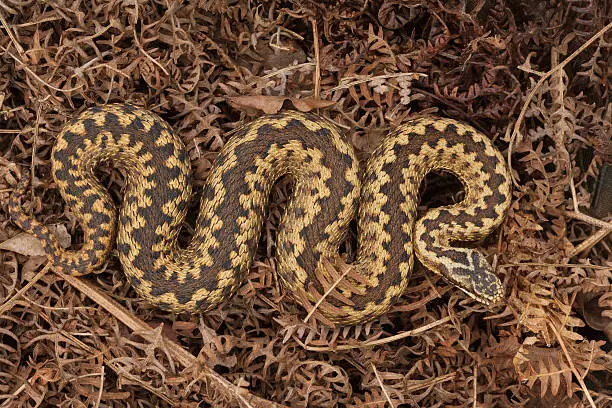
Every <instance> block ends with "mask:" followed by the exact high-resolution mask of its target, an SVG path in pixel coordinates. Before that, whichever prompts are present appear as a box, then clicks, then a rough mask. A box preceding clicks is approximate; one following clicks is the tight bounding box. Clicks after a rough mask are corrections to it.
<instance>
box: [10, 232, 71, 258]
mask: <svg viewBox="0 0 612 408" xmlns="http://www.w3.org/2000/svg"><path fill="white" fill-rule="evenodd" d="M48 228H49V231H51V233H52V234H53V235H54V236H55V238H56V239H57V241H58V242H59V244H60V245H61V246H62V248H68V247H69V246H70V243H71V241H72V238H71V236H70V234H69V233H68V231H67V230H66V226H65V225H64V224H55V225H49V227H48ZM0 249H3V250H5V251H13V252H17V253H18V254H21V255H25V256H45V255H46V252H45V251H44V250H43V247H42V244H41V243H40V241H39V240H38V239H37V238H35V237H34V236H33V235H31V234H28V233H26V232H22V233H20V234H17V235H15V236H14V237H12V238H9V239H7V240H6V241H4V242H2V243H0Z"/></svg>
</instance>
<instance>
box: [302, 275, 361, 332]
mask: <svg viewBox="0 0 612 408" xmlns="http://www.w3.org/2000/svg"><path fill="white" fill-rule="evenodd" d="M326 267H327V268H333V265H331V264H328V265H326ZM351 269H353V267H352V266H348V267H347V268H345V270H344V272H343V273H342V275H340V277H339V278H338V279H336V281H335V282H334V284H333V285H331V286H330V287H329V289H327V291H325V293H324V294H323V296H321V298H320V299H319V300H318V301H317V303H315V305H314V306H313V308H312V309H310V311H309V312H308V314H307V315H306V317H305V318H304V323H306V322H308V320H309V319H310V317H311V316H312V315H313V314H314V312H316V311H317V309H318V308H319V306H320V305H321V303H323V301H324V300H325V298H326V297H327V296H329V294H330V293H331V292H332V291H333V290H334V289H335V288H336V286H338V284H339V283H340V282H342V280H343V279H344V278H345V277H346V275H348V274H349V272H350V271H351Z"/></svg>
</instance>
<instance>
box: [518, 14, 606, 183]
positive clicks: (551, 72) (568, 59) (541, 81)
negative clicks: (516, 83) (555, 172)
mask: <svg viewBox="0 0 612 408" xmlns="http://www.w3.org/2000/svg"><path fill="white" fill-rule="evenodd" d="M610 28H612V22H610V23H608V25H606V26H605V27H604V28H602V29H601V30H599V31H598V32H597V33H596V34H595V35H593V36H592V37H591V38H589V40H588V41H587V42H585V43H584V44H582V45H581V46H580V48H578V49H577V50H576V51H574V52H573V53H572V54H571V55H570V56H569V57H567V58H566V59H564V60H563V62H561V63H560V64H559V65H557V66H555V67H554V68H553V69H551V70H550V71H548V72H547V73H546V74H544V75H542V76H541V77H540V79H539V80H538V82H537V83H536V84H535V86H534V87H533V89H532V90H531V92H529V94H528V95H527V99H526V100H525V103H524V104H523V107H522V109H521V113H520V114H519V117H518V119H517V120H516V122H515V123H514V128H513V129H512V135H511V136H510V144H509V146H508V157H507V160H508V166H509V167H510V168H512V151H513V150H514V143H515V141H516V138H517V136H518V133H519V128H520V127H521V124H522V123H523V119H524V118H525V113H526V112H527V108H528V107H529V104H530V103H531V100H532V99H533V97H534V96H535V94H536V92H537V91H538V89H540V87H541V86H542V84H543V83H544V81H546V80H547V79H548V78H550V77H551V76H552V75H553V74H554V73H556V72H557V71H559V70H561V69H563V68H564V67H565V66H566V65H567V64H569V63H570V62H571V61H572V60H573V59H574V58H576V57H577V56H578V55H580V53H582V51H584V50H585V49H586V48H587V47H588V46H589V45H591V44H593V43H594V42H595V41H596V40H597V39H599V37H601V36H603V35H604V34H605V33H606V32H607V31H608V30H609V29H610ZM510 177H511V178H512V183H513V184H514V185H515V186H516V187H517V188H518V182H517V181H516V179H515V178H514V174H512V172H510Z"/></svg>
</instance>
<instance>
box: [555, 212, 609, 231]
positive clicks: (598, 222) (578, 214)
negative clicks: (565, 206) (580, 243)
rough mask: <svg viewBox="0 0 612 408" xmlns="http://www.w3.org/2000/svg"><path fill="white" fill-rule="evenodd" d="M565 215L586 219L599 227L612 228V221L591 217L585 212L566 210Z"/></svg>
mask: <svg viewBox="0 0 612 408" xmlns="http://www.w3.org/2000/svg"><path fill="white" fill-rule="evenodd" d="M563 215H565V216H566V217H570V218H574V219H576V220H580V221H584V222H586V223H588V224H591V225H594V226H596V227H599V228H603V229H607V230H612V223H610V222H606V221H602V220H600V219H599V218H595V217H591V216H590V215H586V214H583V213H581V212H577V211H564V212H563Z"/></svg>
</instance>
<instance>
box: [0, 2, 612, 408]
mask: <svg viewBox="0 0 612 408" xmlns="http://www.w3.org/2000/svg"><path fill="white" fill-rule="evenodd" d="M611 14H612V10H611V5H610V3H609V2H606V1H604V0H593V1H589V0H565V1H556V0H549V1H542V2H532V1H526V0H516V1H510V0H464V1H460V0H452V1H448V2H446V1H437V0H409V1H396V0H384V1H369V0H362V1H352V0H340V1H326V2H317V1H309V0H300V1H298V0H296V1H286V2H280V1H266V2H263V3H261V4H259V3H258V2H254V1H247V0H236V1H234V0H221V1H218V0H203V1H200V2H199V3H197V2H191V3H190V4H183V2H181V1H169V0H168V1H161V0H157V1H130V2H117V1H103V0H96V1H93V2H73V1H67V0H59V1H46V2H36V1H31V0H25V1H19V0H0V152H1V153H0V154H1V155H0V202H1V203H2V205H1V206H0V407H14V406H27V407H29V406H31V407H34V406H76V407H80V406H95V407H98V406H116V407H123V406H125V407H127V406H130V407H136V406H139V407H155V406H176V405H180V406H186V407H196V406H198V407H199V406H209V405H212V406H227V405H234V406H238V405H241V406H244V407H248V406H253V407H269V406H273V405H272V403H276V404H279V405H287V406H297V407H300V406H309V407H331V406H368V407H383V406H393V407H399V406H410V407H443V406H444V407H446V406H470V407H490V406H497V407H510V406H512V407H519V406H525V407H549V406H553V405H554V404H556V405H554V406H559V407H581V406H598V407H604V406H610V404H611V402H610V401H611V398H612V395H611V390H612V385H611V384H612V354H611V340H612V291H611V278H612V250H611V241H610V238H609V236H610V233H611V232H612V223H611V218H610V213H609V211H610V210H609V208H610V207H609V205H608V212H607V214H608V215H607V216H606V215H601V213H600V214H599V215H598V216H597V217H595V216H593V214H592V212H591V208H590V207H591V201H592V199H593V195H594V192H595V191H596V187H597V183H603V184H600V185H604V186H608V187H607V188H611V187H610V185H611V184H610V181H606V180H607V179H605V178H599V173H600V170H601V168H602V166H604V163H610V161H611V159H612V141H611V135H612V103H611V102H610V100H611V99H610V79H611V73H610V66H609V61H610V49H611V47H612V33H610V32H609V31H607V30H608V29H609V28H610V21H611V17H612V16H611ZM124 100H130V101H132V102H134V103H136V104H139V105H142V106H146V107H147V108H149V109H151V110H153V111H155V112H157V113H159V114H160V115H161V116H163V117H164V118H166V119H167V120H168V121H169V122H170V123H171V124H172V126H173V127H174V128H175V129H176V130H177V131H178V132H180V134H181V136H182V138H183V140H184V141H185V143H186V145H187V146H188V149H189V154H190V157H191V159H192V166H193V172H194V177H195V183H196V185H197V186H199V187H201V186H202V184H203V183H204V181H205V178H206V175H207V172H208V170H209V168H210V164H211V159H212V158H213V157H214V156H215V152H216V151H218V150H219V148H220V147H221V146H222V145H223V143H224V141H226V140H227V137H228V135H229V134H230V133H231V130H232V129H234V128H235V127H236V126H237V124H238V123H239V122H240V121H243V120H248V119H249V118H253V117H255V116H257V115H261V114H262V111H265V112H275V111H278V110H280V109H283V108H297V109H301V110H317V111H318V112H320V113H322V114H323V115H325V116H327V117H329V118H331V119H332V120H333V121H334V122H336V123H337V124H338V125H339V126H340V127H342V129H344V131H345V133H346V135H347V137H348V138H349V139H350V140H351V141H352V143H353V144H354V145H355V147H356V148H357V149H359V152H360V155H361V157H367V154H368V152H370V151H371V150H372V148H373V146H375V145H376V143H377V141H378V140H379V139H380V137H381V136H382V135H383V134H384V133H385V132H387V131H388V129H390V128H392V127H394V126H396V125H397V124H399V123H401V122H402V121H404V120H405V119H406V118H408V117H410V116H414V115H422V114H428V113H436V114H439V115H443V116H448V117H453V118H456V119H460V120H463V121H466V122H468V123H470V124H471V125H473V126H475V127H476V128H478V129H480V130H482V131H483V132H484V133H486V134H487V135H488V136H490V137H491V138H493V139H494V140H495V141H496V145H497V146H498V147H499V148H500V149H501V150H502V151H503V152H504V153H505V155H506V156H507V157H508V159H509V161H510V164H511V166H512V172H513V173H512V174H513V179H514V201H513V205H512V208H511V211H510V212H509V214H508V218H507V221H506V222H505V224H504V225H503V227H502V228H501V230H500V232H499V234H498V235H497V236H496V237H490V238H489V239H487V240H486V241H484V242H482V243H481V244H480V246H481V247H482V248H483V250H484V251H486V253H487V254H488V255H490V256H489V259H490V260H492V261H493V262H494V263H495V265H496V270H497V272H498V274H499V276H500V277H501V278H502V280H503V282H504V285H505V287H506V288H507V292H506V294H507V302H506V304H505V305H504V306H502V307H500V308H499V309H497V310H492V311H491V310H487V309H486V308H485V307H482V306H481V305H479V304H477V303H475V302H473V301H470V300H467V299H465V296H464V295H462V294H461V293H460V292H459V291H457V290H455V289H453V288H452V287H451V286H450V285H449V284H447V283H445V282H444V281H442V280H441V279H439V278H438V277H436V276H434V275H432V274H430V273H428V272H426V271H425V270H424V269H423V268H422V267H420V266H419V267H417V268H416V269H415V271H414V272H413V276H412V280H411V286H410V288H409V290H408V291H407V293H406V295H405V296H404V298H403V301H402V302H401V303H399V304H398V305H396V306H395V307H394V308H393V310H392V312H391V313H389V314H388V315H386V316H385V317H384V318H381V319H379V320H376V321H373V322H370V323H368V324H366V325H363V326H358V327H352V328H344V327H339V328H333V327H329V326H328V325H325V324H324V323H323V322H322V321H321V320H320V318H318V316H317V314H316V313H315V314H314V315H312V316H309V318H308V319H306V317H307V316H306V312H305V310H304V308H302V307H300V306H299V305H297V304H295V303H294V302H293V301H291V300H290V298H289V297H288V296H286V293H285V292H284V291H283V290H282V289H281V288H280V286H279V285H278V283H277V281H276V279H275V274H274V269H275V263H274V257H273V254H274V234H275V226H276V225H278V222H279V218H280V215H281V214H282V209H283V205H284V203H285V202H286V200H287V197H288V195H289V194H290V190H291V185H290V183H289V182H288V181H284V182H281V183H279V185H278V187H277V188H276V190H275V192H274V194H273V201H274V204H273V205H272V206H271V208H270V212H269V216H268V218H267V221H266V228H265V233H264V236H263V237H262V242H261V245H260V248H259V252H258V255H257V260H256V262H255V265H254V267H253V268H252V270H251V273H250V275H249V279H248V283H247V284H245V285H244V286H243V287H242V288H241V290H240V292H239V294H238V295H237V296H235V297H234V298H232V299H231V300H230V301H228V302H226V303H224V304H223V305H222V306H221V307H219V308H218V309H217V310H215V311H212V312H210V313H206V314H204V315H196V316H174V315H171V314H168V313H163V312H160V311H158V310H155V309H152V308H150V307H148V306H147V305H146V304H143V303H142V302H140V301H139V300H138V298H137V297H136V296H135V294H134V292H133V291H132V290H131V289H130V286H129V285H128V282H127V280H126V278H125V276H124V275H123V273H122V272H121V268H120V265H119V264H118V262H117V260H116V258H113V260H112V261H111V262H110V263H109V264H108V265H107V267H106V268H105V269H104V270H103V271H100V273H98V274H95V275H93V276H88V277H83V278H75V277H70V276H64V275H60V274H57V273H54V272H53V271H52V268H50V267H49V266H48V265H45V258H44V257H42V256H41V255H42V254H41V253H40V248H39V247H38V246H37V244H36V242H35V241H33V240H32V239H31V237H29V236H27V235H24V234H21V233H20V231H19V230H17V229H16V228H15V227H14V225H12V224H11V223H10V222H9V220H8V217H7V208H6V203H7V200H8V196H9V195H10V193H11V191H12V187H13V186H14V185H15V183H16V180H17V179H18V177H19V174H20V172H21V171H31V172H33V174H34V175H35V179H34V180H35V181H34V183H33V189H32V190H31V192H29V196H28V200H25V201H26V202H25V203H24V205H25V206H26V208H27V209H28V211H30V212H31V213H32V214H33V215H35V216H36V217H37V218H38V219H39V220H43V221H44V222H45V223H47V224H49V225H53V226H54V230H55V232H56V234H57V235H58V236H59V237H60V239H61V240H62V242H63V243H64V245H66V246H68V245H71V244H72V245H78V244H79V242H80V240H81V239H82V237H81V235H79V234H80V232H79V227H78V225H75V222H74V216H73V215H72V214H71V212H70V211H69V210H68V209H65V208H64V206H63V203H62V200H61V198H60V197H59V194H58V193H57V190H56V188H55V186H54V184H53V180H52V179H51V176H50V166H49V154H50V149H51V147H52V145H53V142H54V138H55V135H56V134H57V132H58V131H59V130H60V129H61V126H62V125H63V124H64V123H65V122H66V120H67V119H68V118H70V117H72V116H73V115H74V114H75V112H77V111H79V110H81V109H82V108H84V107H85V106H91V105H94V104H100V103H106V102H118V101H124ZM99 174H100V178H101V180H102V183H103V185H105V186H108V188H109V189H110V191H111V192H112V193H113V195H114V196H115V197H116V198H117V200H120V197H121V189H122V185H123V184H122V183H123V181H122V178H121V175H120V174H119V173H118V172H117V171H114V170H112V169H110V168H102V169H100V171H99ZM608 174H610V173H609V172H608ZM432 186H433V187H434V188H432ZM441 191H444V192H446V193H444V194H442V195H440V194H439V193H440V192H441ZM433 192H436V194H432V193H433ZM460 194H461V193H460V189H459V187H458V186H457V185H456V183H455V182H453V181H452V179H450V180H449V178H447V177H440V176H432V177H429V178H428V180H427V186H426V188H425V193H424V202H423V208H425V206H426V205H430V206H431V205H439V204H443V203H450V202H452V201H453V200H454V199H456V198H457V197H459V196H460ZM197 199H198V197H197V196H196V197H194V200H193V202H194V211H193V212H192V214H194V213H195V210H196V207H195V203H196V202H197ZM603 206H604V207H605V203H604V204H603ZM194 218H195V217H192V218H191V219H190V223H193V220H194ZM189 230H190V227H189V225H187V226H186V227H185V236H186V237H187V236H188V235H189ZM354 249H355V248H354V242H353V241H352V240H351V239H349V242H348V243H347V246H346V250H347V252H348V253H349V254H350V253H352V252H353V251H354Z"/></svg>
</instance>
